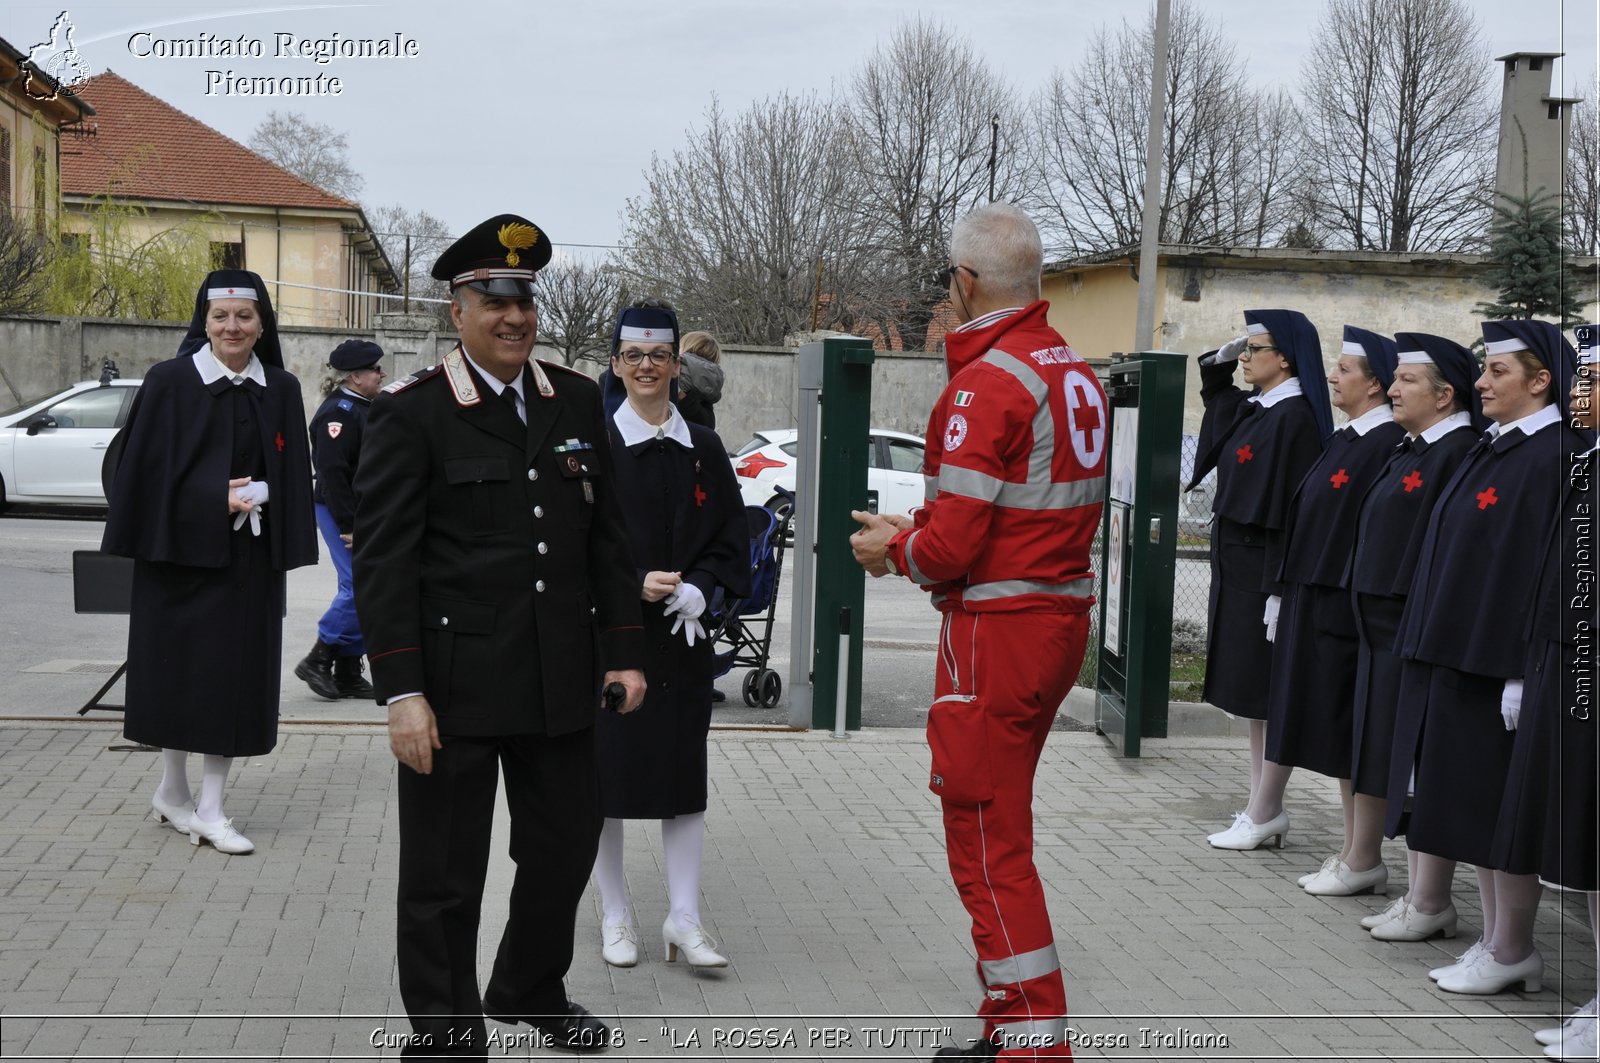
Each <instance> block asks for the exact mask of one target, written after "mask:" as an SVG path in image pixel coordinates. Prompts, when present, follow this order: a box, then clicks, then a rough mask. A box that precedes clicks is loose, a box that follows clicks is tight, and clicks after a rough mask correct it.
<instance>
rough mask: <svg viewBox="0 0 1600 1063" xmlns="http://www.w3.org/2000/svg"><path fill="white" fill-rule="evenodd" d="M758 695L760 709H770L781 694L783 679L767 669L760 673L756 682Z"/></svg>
mask: <svg viewBox="0 0 1600 1063" xmlns="http://www.w3.org/2000/svg"><path fill="white" fill-rule="evenodd" d="M756 685H757V687H758V691H757V692H758V693H759V694H760V696H761V707H762V708H763V709H770V708H772V707H773V706H774V705H776V704H777V703H778V698H779V697H780V696H781V695H782V694H783V679H782V678H781V677H780V676H779V675H778V673H777V672H774V671H773V670H772V669H770V668H768V669H767V670H766V671H764V672H762V673H761V675H760V678H759V679H758V680H757V684H756Z"/></svg>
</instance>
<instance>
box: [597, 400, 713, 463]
mask: <svg viewBox="0 0 1600 1063" xmlns="http://www.w3.org/2000/svg"><path fill="white" fill-rule="evenodd" d="M611 422H612V423H613V424H615V425H616V426H617V432H618V433H619V434H620V435H621V436H622V445H623V446H625V447H631V446H633V445H634V444H635V443H644V442H647V441H649V440H651V439H663V438H665V439H670V440H672V441H673V442H675V443H681V444H682V445H683V446H684V447H686V448H688V449H689V450H693V449H694V440H693V439H691V438H690V437H689V422H688V421H685V420H684V419H683V414H681V413H679V412H678V408H677V407H676V406H674V405H673V404H672V403H670V402H669V403H667V419H666V422H665V423H663V424H658V425H656V424H651V423H650V422H649V421H646V420H645V419H644V418H643V417H640V416H639V411H637V410H635V409H634V408H633V404H632V403H630V402H628V400H626V399H624V400H622V405H621V406H618V407H617V412H616V413H614V414H612V415H611Z"/></svg>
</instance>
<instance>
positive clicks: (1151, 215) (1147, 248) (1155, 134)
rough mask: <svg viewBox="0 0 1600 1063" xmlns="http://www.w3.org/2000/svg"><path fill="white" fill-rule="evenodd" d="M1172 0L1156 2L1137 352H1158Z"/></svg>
mask: <svg viewBox="0 0 1600 1063" xmlns="http://www.w3.org/2000/svg"><path fill="white" fill-rule="evenodd" d="M1171 13H1172V0H1156V48H1155V63H1154V64H1153V65H1152V66H1151V68H1150V137H1149V139H1148V140H1147V141H1146V143H1145V164H1144V221H1143V225H1142V230H1143V231H1142V232H1141V234H1140V239H1139V310H1138V313H1137V316H1136V317H1135V318H1134V326H1133V349H1134V350H1136V351H1148V350H1153V349H1154V338H1155V336H1154V333H1155V324H1156V269H1157V265H1156V262H1157V257H1158V251H1159V249H1160V248H1159V245H1160V242H1161V162H1162V142H1161V131H1162V129H1163V127H1164V126H1165V125H1166V121H1167V23H1168V21H1169V17H1170V15H1171Z"/></svg>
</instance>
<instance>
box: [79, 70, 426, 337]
mask: <svg viewBox="0 0 1600 1063" xmlns="http://www.w3.org/2000/svg"><path fill="white" fill-rule="evenodd" d="M78 92H79V94H80V97H81V98H82V99H85V100H88V101H89V102H90V103H92V104H93V105H94V109H95V112H96V116H95V118H94V119H93V121H92V124H89V125H87V127H86V128H85V129H84V130H83V132H82V134H81V135H78V136H74V137H71V138H69V139H68V141H67V143H66V145H65V147H64V149H63V152H62V165H61V200H62V206H63V211H64V217H63V221H62V228H63V230H64V231H67V232H77V233H80V234H87V233H88V230H89V228H90V226H89V224H88V222H87V219H86V217H85V216H84V215H85V213H86V212H87V211H88V210H90V209H91V207H92V205H93V203H94V202H95V200H96V199H98V198H99V197H103V196H107V195H109V196H111V197H113V198H115V199H116V200H118V201H120V202H124V203H129V204H132V205H134V206H136V207H138V208H140V210H139V216H136V217H135V218H133V219H132V220H130V221H129V222H127V225H128V226H129V227H130V228H132V229H136V230H137V233H135V234H134V235H135V236H137V235H139V234H143V235H145V236H149V235H154V234H155V233H159V232H164V231H167V230H170V229H172V228H174V227H176V226H180V225H186V226H189V227H191V228H193V229H194V230H196V231H197V233H198V235H197V237H196V238H197V239H202V238H203V239H205V240H207V241H208V242H209V243H210V245H211V251H212V257H213V261H215V262H217V263H218V264H221V265H226V266H232V267H238V268H242V269H249V270H254V271H255V272H256V273H259V274H261V276H262V278H263V279H265V280H266V282H267V287H268V291H269V292H270V293H271V295H272V301H273V305H274V306H275V307H276V309H277V311H278V318H279V321H280V322H281V323H282V324H285V325H304V326H308V327H313V328H349V329H370V328H371V327H372V324H373V318H374V316H375V315H376V314H378V313H381V312H383V311H384V310H385V309H387V308H388V307H387V305H386V304H388V303H389V302H390V300H387V299H382V298H379V297H377V296H376V295H374V294H372V293H379V292H381V293H388V294H397V293H398V292H399V291H400V285H399V281H398V278H397V276H396V273H395V271H394V269H393V268H392V267H391V266H390V264H389V261H388V258H387V257H386V256H385V254H384V251H383V248H382V247H381V246H380V245H379V242H378V239H377V237H376V236H375V235H374V234H373V233H372V227H371V226H370V225H369V224H368V223H367V218H366V215H365V214H364V213H363V212H362V210H361V207H360V205H359V204H357V203H353V202H351V201H350V200H347V199H342V198H340V197H338V196H335V195H331V194H330V193H328V192H325V191H323V190H322V189H320V188H317V187H316V186H315V185H312V184H308V183H307V182H305V181H302V180H301V179H300V178H298V177H296V176H295V175H293V174H291V173H289V172H288V171H287V170H284V169H283V168H281V167H279V166H276V165H274V164H273V163H270V162H268V161H267V160H266V159H263V158H262V157H261V156H259V155H257V154H256V153H255V152H253V151H250V150H249V149H248V148H246V147H244V146H243V145H241V144H239V143H237V142H235V141H233V140H230V139H229V138H227V137H225V136H223V135H222V134H221V133H219V132H217V131H216V130H214V129H212V128H211V127H210V126H207V125H206V124H205V123H203V122H201V121H199V120H198V119H195V118H192V117H190V116H189V115H186V114H184V113H183V112H182V111H179V110H178V109H177V108H175V107H172V106H171V105H170V104H167V103H165V102H164V101H162V100H159V99H157V98H156V97H154V96H152V95H150V94H149V93H147V92H145V91H144V90H143V89H141V88H139V87H138V86H137V85H134V84H132V83H131V82H129V81H127V80H125V79H124V78H121V77H119V76H117V75H116V74H114V73H112V72H110V71H107V72H106V73H104V74H99V75H96V76H95V77H92V78H90V79H88V80H87V81H85V82H84V83H83V84H82V85H81V86H80V87H79V89H78ZM85 238H88V239H93V237H92V235H86V236H85Z"/></svg>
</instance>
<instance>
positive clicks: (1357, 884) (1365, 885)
mask: <svg viewBox="0 0 1600 1063" xmlns="http://www.w3.org/2000/svg"><path fill="white" fill-rule="evenodd" d="M1306 892H1307V893H1309V894H1311V895H1312V896H1313V897H1354V896H1355V895H1356V894H1358V893H1378V894H1382V893H1387V892H1389V869H1388V868H1387V867H1385V866H1384V864H1383V863H1382V862H1381V861H1380V862H1379V863H1377V864H1374V865H1373V866H1372V867H1369V868H1368V869H1367V870H1365V871H1357V870H1355V869H1354V868H1352V867H1351V866H1350V865H1349V864H1347V863H1345V862H1344V861H1343V860H1337V859H1336V860H1335V861H1334V865H1333V867H1331V868H1329V869H1328V870H1326V871H1322V872H1319V873H1318V874H1317V875H1316V876H1315V877H1314V878H1312V880H1311V881H1310V882H1307V883H1306ZM1451 933H1452V934H1453V933H1454V930H1452V931H1451Z"/></svg>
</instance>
